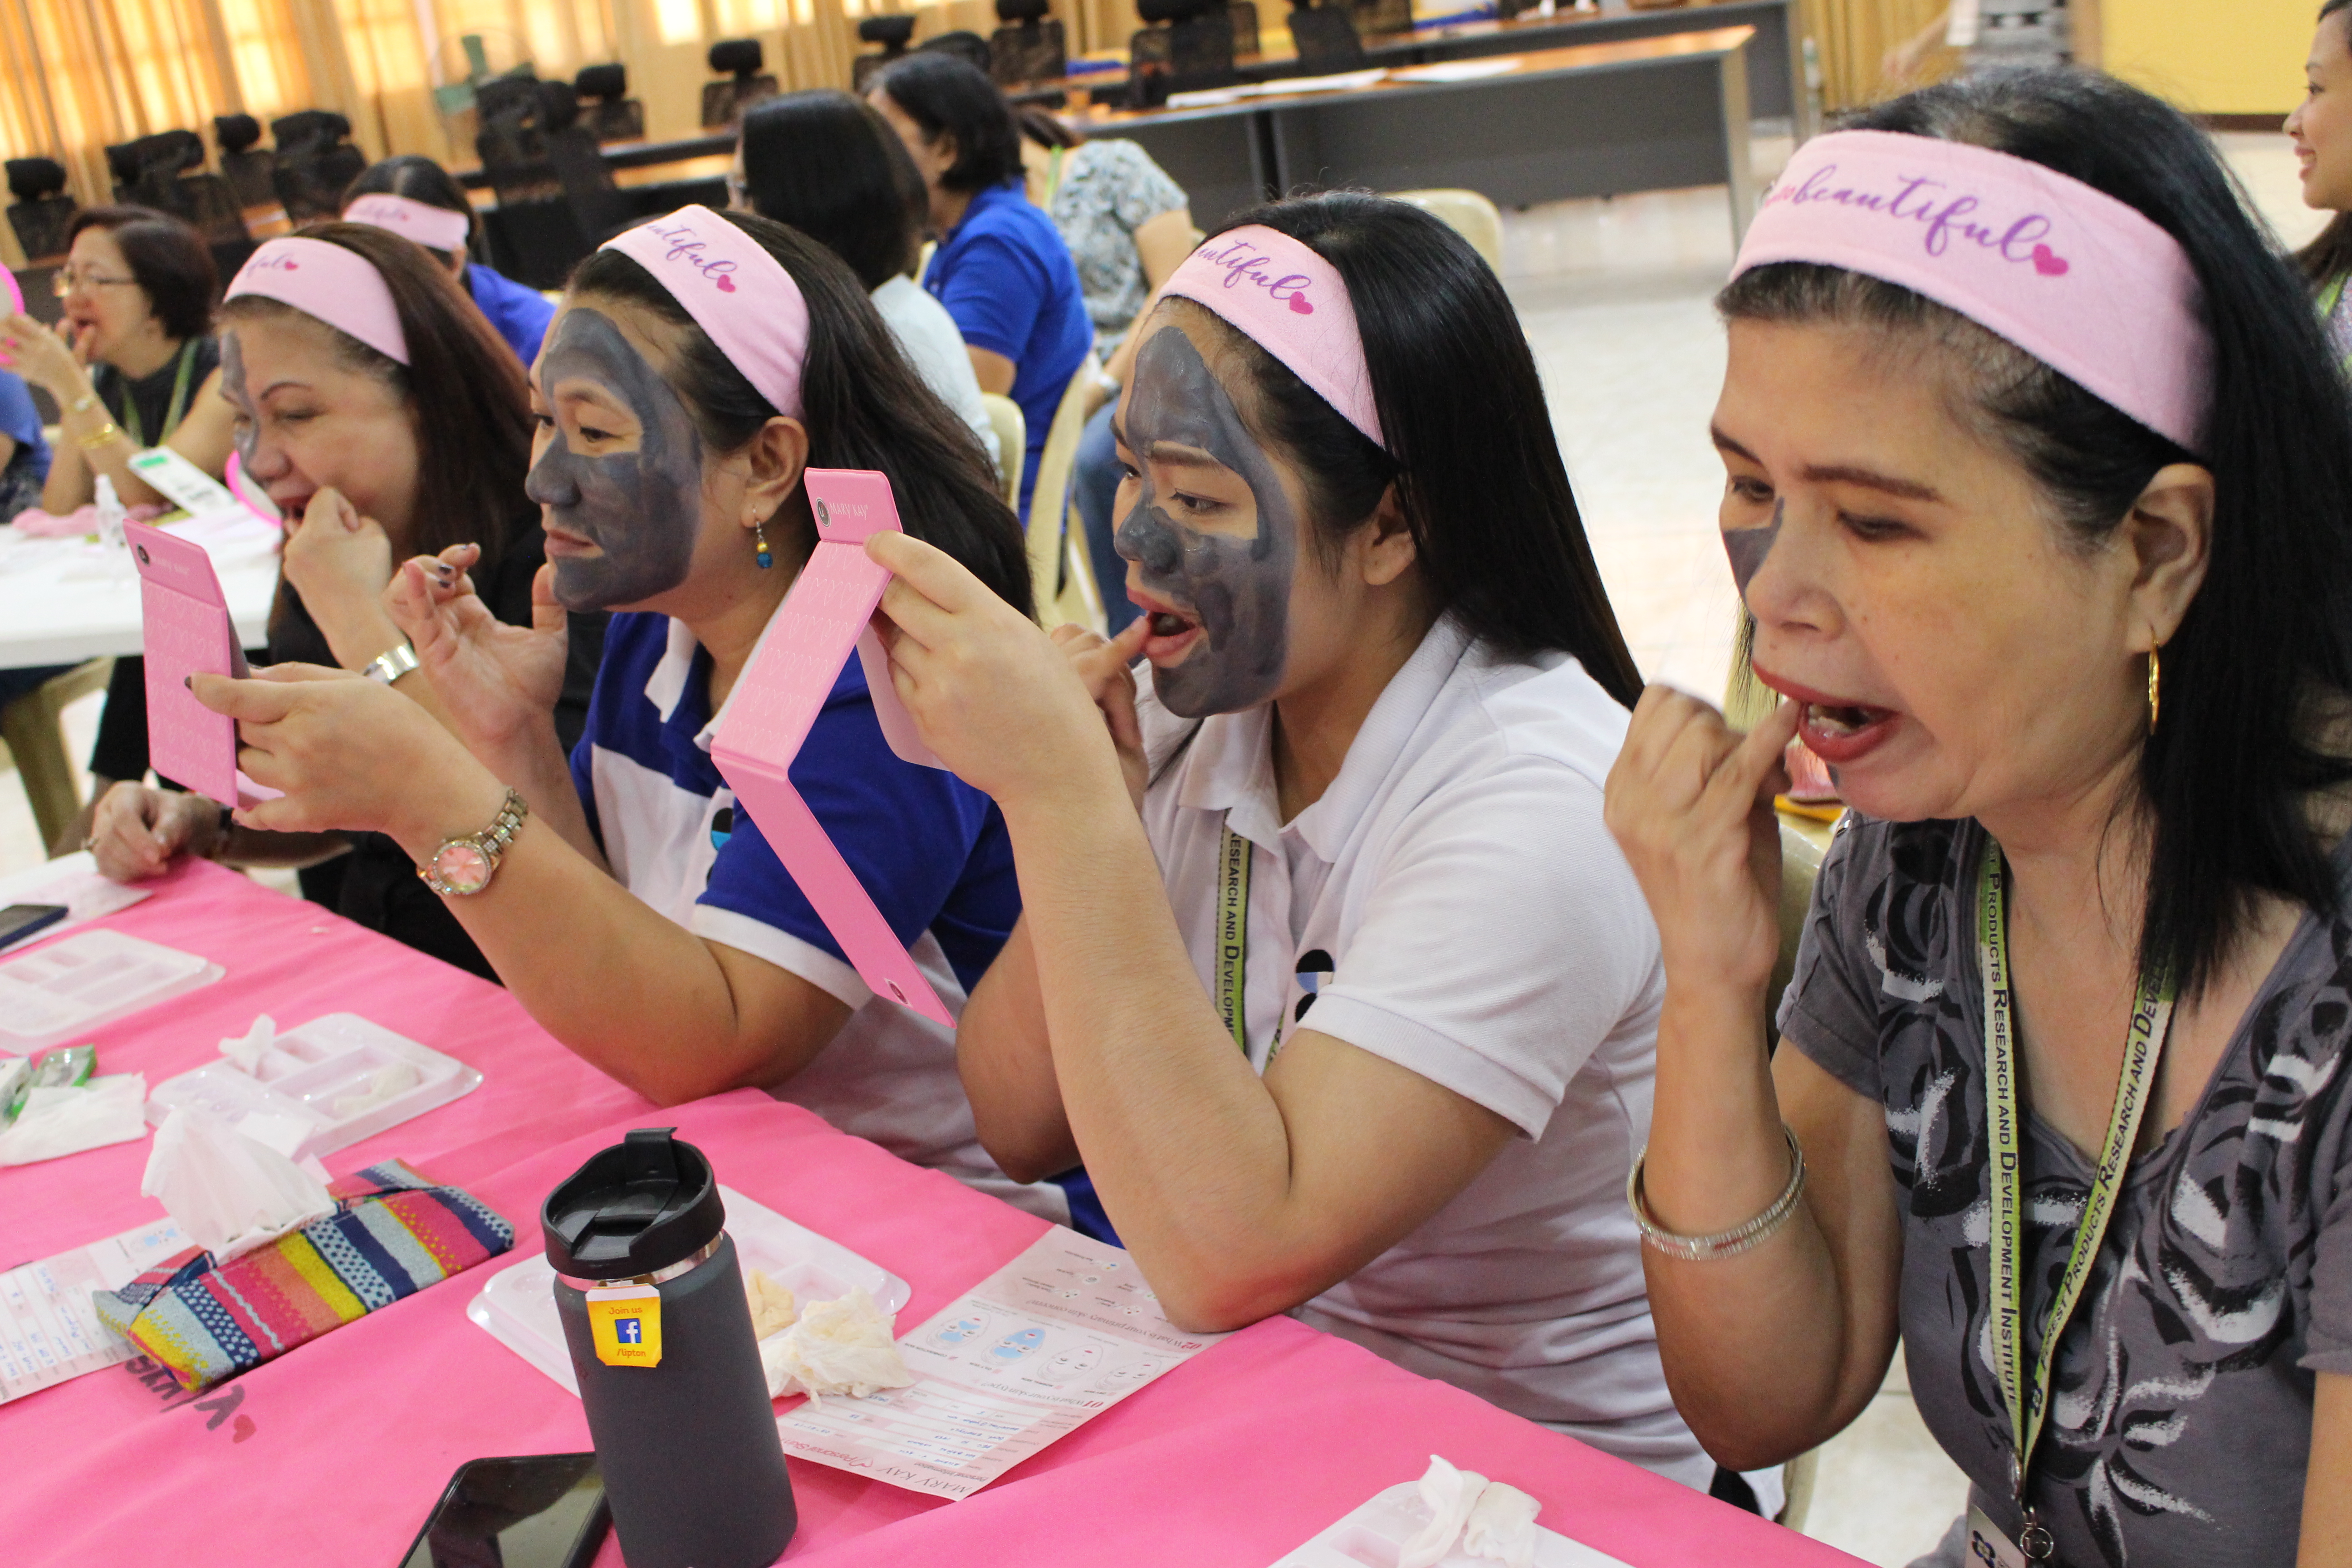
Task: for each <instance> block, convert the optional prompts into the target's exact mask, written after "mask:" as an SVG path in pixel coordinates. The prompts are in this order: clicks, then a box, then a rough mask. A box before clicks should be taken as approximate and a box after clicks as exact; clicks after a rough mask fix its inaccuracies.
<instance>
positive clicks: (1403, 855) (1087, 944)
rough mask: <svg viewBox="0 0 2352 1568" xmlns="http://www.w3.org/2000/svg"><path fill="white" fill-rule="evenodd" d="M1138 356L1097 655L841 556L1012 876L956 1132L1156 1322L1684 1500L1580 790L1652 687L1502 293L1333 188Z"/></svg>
mask: <svg viewBox="0 0 2352 1568" xmlns="http://www.w3.org/2000/svg"><path fill="white" fill-rule="evenodd" d="M1359 329H1360V331H1359ZM1137 330H1138V331H1139V332H1141V333H1142V334H1143V336H1142V341H1141V343H1140V346H1139V350H1138V352H1137V354H1136V359H1135V369H1134V374H1133V375H1132V376H1131V378H1130V380H1129V385H1128V389H1127V392H1126V394H1125V395H1124V396H1123V398H1122V400H1121V402H1120V405H1119V412H1118V417H1117V420H1116V422H1115V429H1116V431H1117V433H1118V438H1119V451H1120V458H1121V461H1122V462H1123V463H1124V464H1125V465H1126V468H1127V472H1126V476H1125V478H1124V479H1123V481H1122V483H1121V485H1120V487H1119V496H1118V500H1119V506H1120V510H1121V513H1122V521H1121V522H1120V525H1119V531H1118V544H1119V550H1120V552H1121V553H1122V554H1123V555H1124V556H1126V558H1127V560H1128V563H1129V566H1128V593H1129V596H1130V597H1131V598H1133V599H1134V600H1135V602H1136V603H1137V604H1138V605H1139V606H1141V607H1142V609H1143V611H1144V615H1143V617H1142V619H1140V620H1139V621H1138V622H1137V623H1136V624H1135V625H1134V626H1132V627H1130V628H1129V630H1128V631H1127V632H1126V633H1124V634H1122V635H1121V637H1119V638H1118V640H1117V641H1116V642H1113V643H1109V644H1103V643H1100V642H1099V641H1098V640H1097V639H1093V638H1091V637H1087V636H1085V635H1083V634H1076V633H1075V632H1074V629H1073V628H1059V629H1057V632H1056V634H1055V639H1054V640H1053V641H1048V639H1047V638H1046V637H1045V634H1043V633H1041V632H1039V631H1038V630H1037V629H1036V628H1035V627H1034V626H1029V625H1028V624H1026V623H1025V622H1024V621H1022V620H1021V619H1020V618H1019V617H1018V616H1013V615H1012V614H1010V613H1009V612H1007V611H1004V610H1003V609H1002V608H1001V607H1000V606H998V605H994V604H992V602H991V601H990V600H989V598H988V596H987V595H986V594H985V593H984V592H983V591H982V589H981V588H980V586H979V584H975V583H973V582H972V581H971V578H970V577H969V575H968V574H965V573H963V572H962V571H961V570H960V569H958V568H956V567H955V566H954V565H953V563H950V562H948V561H946V560H944V559H943V558H942V557H941V556H940V555H939V554H938V552H934V551H930V550H927V549H925V548H923V547H922V546H921V545H920V544H919V543H917V542H912V541H879V540H877V541H875V542H869V544H868V547H867V548H868V552H869V553H870V554H872V555H873V556H874V557H875V558H876V559H877V560H879V561H882V562H883V563H885V564H887V565H889V566H890V567H891V568H893V570H895V571H896V572H898V574H899V576H898V580H897V581H896V582H894V583H893V584H891V586H890V587H889V589H888V590H887V593H886V595H885V596H884V599H883V609H884V611H885V613H886V614H887V616H889V618H890V619H891V620H892V621H893V622H894V623H895V624H896V626H897V628H898V630H897V632H896V635H895V636H894V637H891V638H890V639H889V640H890V641H891V643H892V660H893V664H894V667H895V668H894V675H895V678H896V680H897V684H898V690H899V693H900V695H901V696H902V697H903V698H904V699H905V700H906V702H907V704H908V708H909V710H911V711H912V712H913V714H914V715H915V718H916V721H917V723H918V725H919V727H920V729H921V731H922V732H923V737H924V739H925V741H926V742H928V743H929V745H930V746H931V748H932V749H933V750H934V751H935V752H938V754H939V755H940V757H942V758H943V759H945V760H946V761H947V762H948V763H949V764H950V766H952V767H954V768H955V769H957V771H958V772H959V773H961V774H962V776H964V777H965V778H967V779H969V780H970V781H971V783H973V784H976V785H978V786H979V787H981V788H982V789H986V790H988V791H989V792H990V794H991V795H992V796H993V797H994V798H995V799H996V800H997V801H998V803H999V804H1000V805H1002V806H1003V810H1004V815H1005V821H1006V824H1007V826H1009V827H1010V829H1011V831H1012V835H1013V850H1014V854H1015V857H1016V859H1017V861H1018V863H1019V866H1020V871H1021V886H1022V892H1023V896H1024V914H1023V916H1022V925H1021V929H1020V930H1019V931H1016V932H1015V934H1014V936H1013V940H1012V941H1011V942H1008V943H1007V944H1006V946H1005V952H1004V956H1003V959H1002V960H1000V961H999V962H998V963H997V964H996V966H995V967H994V968H993V969H992V970H991V971H990V972H989V975H988V978H987V980H986V981H985V982H984V983H983V984H982V986H981V988H980V990H979V992H978V993H977V994H974V996H973V997H972V1000H971V1005H970V1006H969V1007H968V1008H967V1009H966V1011H965V1013H964V1016H963V1025H962V1029H961V1034H960V1037H959V1046H958V1048H959V1051H960V1054H961V1061H962V1067H963V1076H964V1083H965V1087H966V1088H967V1089H969V1090H970V1092H971V1100H972V1105H973V1108H974V1111H975V1113H976V1115H977V1116H978V1118H979V1123H980V1129H981V1133H982V1137H983V1139H984V1140H985V1141H986V1142H987V1144H988V1147H989V1149H990V1150H991V1152H993V1153H994V1154H995V1155H996V1156H997V1158H998V1160H999V1161H1000V1162H1001V1163H1003V1165H1004V1167H1005V1169H1006V1170H1007V1171H1008V1172H1010V1173H1013V1174H1016V1175H1018V1174H1024V1173H1028V1174H1039V1173H1045V1172H1048V1171H1055V1170H1059V1169H1061V1168H1062V1167H1064V1166H1066V1165H1067V1164H1070V1163H1073V1162H1074V1161H1076V1159H1078V1158H1079V1157H1080V1156H1083V1158H1084V1162H1085V1164H1086V1168H1087V1171H1088V1172H1089V1173H1091V1175H1092V1176H1093V1179H1094V1184H1095V1187H1096V1190H1097V1193H1099V1194H1100V1195H1101V1197H1102V1201H1103V1206H1104V1207H1105V1209H1106V1210H1108V1214H1109V1216H1110V1219H1111V1221H1112V1223H1113V1224H1114V1225H1116V1226H1117V1227H1118V1234H1119V1237H1120V1238H1121V1239H1122V1240H1123V1241H1124V1242H1125V1244H1126V1245H1127V1246H1128V1247H1129V1249H1130V1250H1131V1251H1132V1252H1133V1253H1134V1254H1135V1256H1136V1259H1137V1262H1138V1263H1139V1265H1140V1267H1141V1268H1143V1269H1144V1271H1145V1273H1147V1274H1148V1275H1149V1276H1150V1279H1151V1283H1152V1288H1153V1289H1155V1290H1156V1291H1158V1292H1159V1295H1160V1302H1161V1304H1162V1305H1163V1306H1164V1307H1165V1308H1166V1309H1167V1310H1168V1311H1169V1313H1170V1315H1171V1317H1172V1318H1173V1319H1174V1320H1175V1321H1178V1322H1180V1323H1183V1324H1185V1325H1187V1326H1192V1327H1197V1328H1201V1329H1230V1328H1234V1327H1238V1326H1239V1325H1241V1324H1244V1323H1248V1322H1251V1321H1255V1320H1256V1319H1259V1318H1262V1317H1265V1316H1266V1315H1268V1314H1269V1313H1274V1312H1284V1311H1290V1312H1295V1313H1296V1314H1297V1316H1299V1317H1300V1318H1302V1319H1304V1320H1305V1321H1307V1322H1310V1323H1312V1324H1314V1325H1315V1326H1316V1327H1318V1328H1322V1329H1328V1330H1329V1331H1332V1332H1335V1333H1338V1334H1341V1335H1344V1336H1346V1337H1348V1338H1349V1339H1353V1340H1355V1341H1357V1342H1360V1343H1361V1344H1364V1345H1366V1346H1367V1347H1369V1348H1370V1349H1372V1350H1374V1351H1376V1352H1379V1353H1381V1354H1382V1355H1385V1356H1388V1357H1389V1358H1391V1360H1394V1361H1396V1362H1399V1363H1402V1364H1403V1365H1404V1366H1407V1367H1409V1368H1411V1369H1412V1370H1413V1371H1416V1372H1419V1373H1424V1374H1426V1375H1429V1376H1432V1377H1438V1378H1443V1379H1445V1380H1446V1381H1448V1382H1451V1383H1454V1384H1458V1385H1460V1386H1462V1387H1464V1388H1466V1389H1468V1390H1470V1391H1471V1392H1473V1393H1475V1394H1480V1395H1482V1396H1484V1397H1486V1398H1487V1399H1490V1400H1493V1401H1494V1402H1495V1403H1496V1404H1498V1405H1503V1406H1504V1407H1506V1408H1507V1409H1510V1410H1513V1411H1516V1412H1517V1413H1519V1414H1521V1415H1527V1416H1528V1417H1530V1418H1531V1419H1534V1420H1538V1421H1542V1422H1545V1423H1547V1424H1549V1425H1551V1426H1556V1427H1558V1428H1559V1429H1560V1430H1563V1431H1566V1432H1569V1433H1571V1434H1573V1435H1574V1436H1577V1437H1579V1438H1581V1439H1583V1440H1584V1441H1587V1442H1590V1443H1592V1444H1594V1445H1595V1446H1597V1447H1601V1448H1604V1449H1606V1450H1608V1451H1609V1452H1612V1453H1614V1454H1617V1455H1619V1456H1621V1457H1622V1458H1628V1459H1632V1460H1634V1461H1636V1462H1638V1463H1641V1464H1644V1465H1647V1466H1649V1467H1651V1468H1654V1469H1657V1470H1659V1471H1661V1472H1662V1473H1664V1474H1667V1475H1671V1476H1674V1477H1675V1478H1677V1479H1682V1480H1684V1481H1685V1482H1688V1483H1689V1484H1692V1485H1694V1486H1697V1487H1701V1488H1704V1487H1706V1486H1707V1485H1709V1483H1710V1482H1711V1480H1712V1479H1714V1476H1715V1465H1714V1462H1713V1461H1712V1460H1711V1459H1709V1458H1707V1457H1706V1455H1705V1454H1704V1453H1702V1452H1701V1451H1700V1450H1699V1447H1698V1446H1697V1444H1696V1442H1695V1441H1694V1440H1693V1439H1692V1437H1691V1436H1690V1434H1689V1432H1688V1430H1687V1429H1686V1428H1685V1426H1684V1425H1683V1422H1682V1419H1681V1417H1680V1416H1678V1415H1676V1414H1675V1410H1674V1408H1673V1405H1672V1404H1671V1402H1670V1401H1669V1400H1668V1398H1667V1395H1666V1391H1665V1386H1664V1375H1663V1373H1661V1371H1660V1369H1659V1366H1658V1362H1657V1353H1656V1349H1655V1346H1654V1343H1653V1340H1652V1335H1651V1331H1650V1328H1649V1323H1648V1309H1647V1307H1646V1305H1645V1304H1644V1302H1643V1299H1642V1288H1641V1278H1640V1276H1641V1268H1640V1263H1639V1259H1638V1256H1637V1254H1638V1251H1639V1243H1638V1239H1637V1237H1636V1235H1635V1232H1634V1229H1633V1223H1632V1220H1631V1219H1630V1217H1629V1216H1628V1215H1626V1214H1625V1212H1624V1210H1623V1207H1622V1196H1621V1194H1622V1188H1623V1184H1624V1173H1625V1169H1626V1166H1627V1164H1628V1163H1630V1161H1631V1160H1632V1158H1633V1150H1634V1148H1635V1147H1636V1146H1637V1145H1638V1144H1639V1143H1640V1142H1641V1139H1642V1136H1643V1128H1644V1125H1645V1123H1646V1121H1647V1106H1648V1099H1649V1082H1650V1057H1651V1049H1652V1047H1651V1030H1652V1028H1653V1026H1654V1019H1655V1016H1656V1009H1657V1005H1658V997H1659V994H1660V986H1661V976H1660V973H1659V971H1658V961H1657V949H1656V946H1655V939H1654V935H1653V933H1652V931H1651V927H1650V923H1649V921H1648V920H1647V919H1646V918H1645V916H1644V914H1643V908H1642V901H1641V895H1640V889H1638V888H1637V887H1636V886H1635V885H1634V882H1633V876H1632V874H1631V873H1630V872H1629V871H1628V870H1627V868H1626V866H1625V863H1624V860H1623V858H1622V857H1621V856H1620V855H1619V854H1618V853H1617V852H1616V850H1615V848H1614V847H1613V846H1612V844H1611V843H1610V841H1609V837H1608V835H1607V833H1606V831H1605V829H1604V828H1603V826H1602V825H1601V780H1602V779H1603V777H1604V776H1605V775H1606V773H1607V772H1608V769H1609V765H1610V763H1611V762H1612V759H1613V758H1614V756H1615V754H1616V751H1617V744H1618V741H1619V738H1620V737H1621V736H1622V734H1623V732H1624V726H1625V722H1626V708H1627V706H1628V705H1629V704H1630V703H1631V702H1632V700H1633V696H1634V693H1635V691H1636V689H1637V688H1638V684H1639V677H1638V676H1637V675H1636V674H1635V672H1634V668H1633V660H1632V658H1630V657H1629V656H1628V655H1627V653H1626V651H1625V647H1624V643H1623V641H1622V638H1621V637H1620V636H1619V633H1618V630H1617V626H1616V621H1615V618H1614V616H1612V614H1611V612H1610V609H1609V604H1608V600H1607V598H1606V596H1605V595H1603V593H1602V591H1601V583H1600V578H1599V575H1598V574H1597V572H1596V571H1595V569H1594V567H1593V563H1592V555H1591V549H1590V547H1589V545H1588V544H1587V543H1586V541H1585V538H1584V533H1583V529H1582V525H1581V523H1580V521H1579V519H1578V516H1577V511H1576V504H1575V500H1574V499H1573V497H1572V496H1571V494H1570V489H1569V485H1568V477H1567V473H1566V471H1565V469H1564V468H1562V466H1561V463H1560V458H1559V448H1558V447H1557V445H1556V444H1555V441H1554V437H1553V436H1552V431H1551V426H1550V424H1549V419H1548V418H1547V416H1545V414H1544V401H1543V395H1542V392H1541V389H1540V387H1539V385H1538V381H1537V377H1536V370H1535V363H1534V360H1533V358H1532V356H1531V355H1530V353H1528V346H1527V341H1526V339H1525V338H1524V337H1523V336H1522V335H1521V333H1520V331H1519V328H1518V324H1517V320H1516V319H1515V317H1514V316H1513V314H1512V311H1511V307H1510V302H1509V300H1507V298H1506V297H1505V295H1504V293H1503V290H1502V287H1501V285H1500V284H1499V283H1497V282H1496V279H1495V277H1494V274H1493V273H1492V272H1491V271H1489V270H1488V269H1487V268H1486V266H1485V265H1484V264H1483V263H1482V262H1480V261H1479V259H1478V258H1477V256H1476V255H1475V253H1474V252H1473V251H1472V250H1471V249H1470V248H1469V247H1468V246H1466V245H1465V244H1464V243H1463V242H1462V240H1461V239H1460V237H1457V236H1455V235H1454V233H1453V232H1452V231H1451V230H1450V229H1448V228H1446V227H1445V226H1444V225H1443V224H1442V223H1440V222H1438V221H1437V220H1436V219H1434V218H1432V217H1430V216H1428V215H1427V214H1425V213H1423V212H1421V211H1420V210H1419V209H1417V208H1414V207H1411V206H1408V205H1404V204H1402V203H1399V202H1391V201H1385V200H1382V199H1381V198H1379V197H1374V196H1367V195H1327V196H1321V197H1314V198H1307V199H1301V200H1297V201H1290V202H1284V203H1279V204H1276V205H1271V206H1265V207H1261V208H1258V209H1256V210H1255V212H1252V213H1249V214H1245V215H1243V216H1242V217H1241V218H1240V219H1239V220H1238V222H1237V226H1234V227H1233V228H1229V229H1227V230H1225V231H1224V232H1223V233H1221V234H1218V235H1216V236H1213V237H1211V238H1210V239H1209V240H1208V241H1207V242H1206V243H1205V244H1203V245H1202V247H1200V248H1199V249H1197V250H1196V251H1195V252H1194V253H1193V254H1192V257H1190V258H1188V259H1187V260H1185V261H1184V262H1183V263H1182V265H1181V266H1180V267H1179V268H1177V270H1176V271H1175V273H1174V274H1173V275H1172V276H1171V279H1170V280H1169V282H1168V285H1167V287H1166V289H1164V290H1163V297H1162V302H1161V303H1160V305H1159V306H1157V307H1156V308H1155V309H1154V310H1153V311H1152V312H1151V314H1150V316H1149V317H1147V318H1146V319H1145V321H1143V322H1142V323H1141V324H1140V325H1139V327H1138V329H1137ZM1056 643H1058V644H1059V645H1060V646H1059V647H1056V646H1055V644H1056ZM1138 651H1140V652H1142V653H1143V654H1144V655H1145V656H1146V657H1147V658H1149V659H1150V664H1151V675H1150V691H1149V692H1148V693H1144V694H1141V695H1139V694H1138V693H1137V692H1136V690H1135V688H1134V684H1133V679H1132V677H1131V676H1130V674H1129V670H1128V668H1127V661H1128V660H1129V658H1133V657H1134V655H1135V654H1136V653H1137V652H1138ZM1073 656H1075V657H1073ZM1097 704H1099V710H1097ZM1106 721H1108V722H1106Z"/></svg>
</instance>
